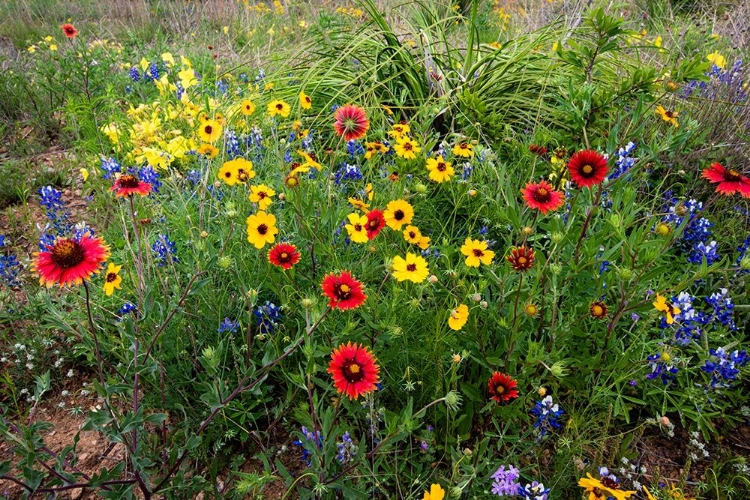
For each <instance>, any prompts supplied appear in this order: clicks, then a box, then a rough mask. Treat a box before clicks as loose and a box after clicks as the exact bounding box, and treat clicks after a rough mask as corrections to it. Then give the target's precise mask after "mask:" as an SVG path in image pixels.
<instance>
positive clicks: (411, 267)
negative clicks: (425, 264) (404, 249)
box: [406, 264, 417, 273]
mask: <svg viewBox="0 0 750 500" xmlns="http://www.w3.org/2000/svg"><path fill="white" fill-rule="evenodd" d="M406 270H407V271H409V272H412V273H413V272H414V271H416V270H417V265H416V264H407V265H406Z"/></svg>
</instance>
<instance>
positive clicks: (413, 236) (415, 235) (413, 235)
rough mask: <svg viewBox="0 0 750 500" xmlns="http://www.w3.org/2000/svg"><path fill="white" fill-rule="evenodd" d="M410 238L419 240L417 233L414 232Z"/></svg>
mask: <svg viewBox="0 0 750 500" xmlns="http://www.w3.org/2000/svg"><path fill="white" fill-rule="evenodd" d="M409 238H411V239H416V238H417V233H415V232H414V231H409Z"/></svg>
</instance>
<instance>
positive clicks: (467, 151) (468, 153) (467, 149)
mask: <svg viewBox="0 0 750 500" xmlns="http://www.w3.org/2000/svg"><path fill="white" fill-rule="evenodd" d="M453 154H454V155H456V156H460V157H462V158H470V157H472V156H474V146H472V145H471V144H469V143H468V142H459V143H458V144H456V145H455V146H453Z"/></svg>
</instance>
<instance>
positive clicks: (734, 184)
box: [701, 163, 750, 198]
mask: <svg viewBox="0 0 750 500" xmlns="http://www.w3.org/2000/svg"><path fill="white" fill-rule="evenodd" d="M701 176H702V177H703V178H704V179H708V180H709V181H710V182H713V183H716V184H718V185H717V186H716V192H717V193H721V194H723V195H731V194H734V193H740V194H741V195H742V197H743V198H750V179H748V178H747V177H745V176H744V175H742V174H740V173H739V172H738V171H736V170H733V169H728V168H725V167H724V166H723V165H722V164H721V163H712V164H711V165H710V166H709V167H708V168H707V169H705V170H704V171H703V173H702V174H701Z"/></svg>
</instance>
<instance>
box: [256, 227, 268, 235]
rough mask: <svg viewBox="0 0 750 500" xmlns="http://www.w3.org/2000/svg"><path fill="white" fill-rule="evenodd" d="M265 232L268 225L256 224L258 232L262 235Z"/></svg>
mask: <svg viewBox="0 0 750 500" xmlns="http://www.w3.org/2000/svg"><path fill="white" fill-rule="evenodd" d="M267 232H268V226H266V225H265V224H261V225H260V226H258V234H260V235H261V236H262V235H265V234H266V233H267Z"/></svg>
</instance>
